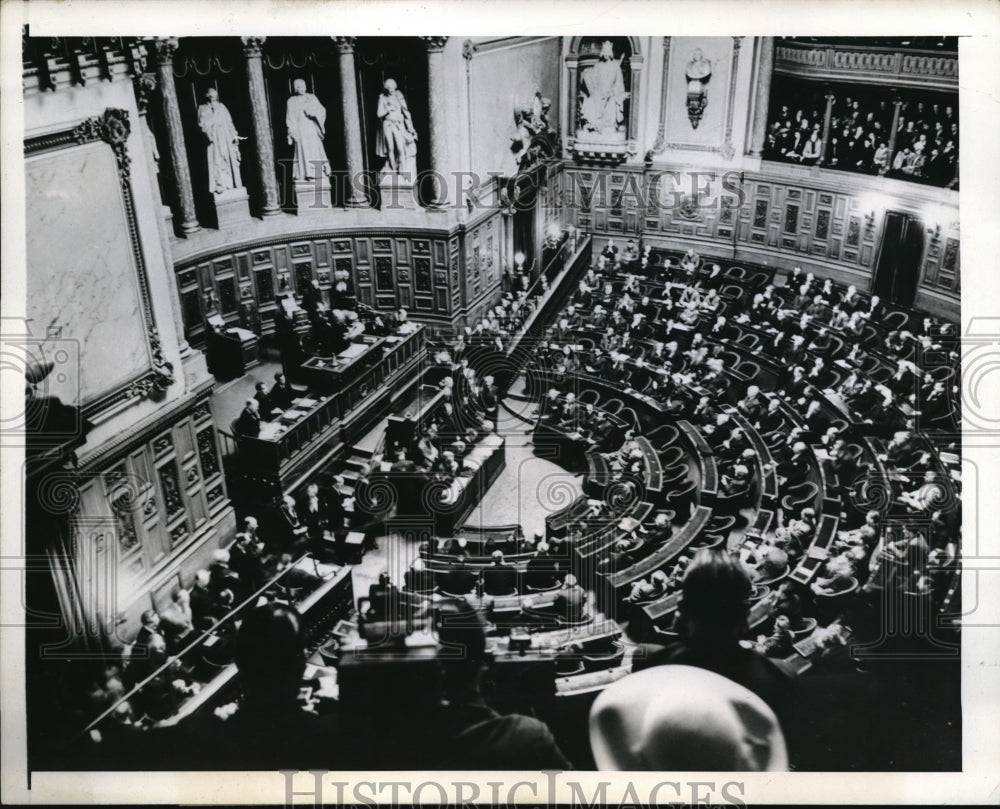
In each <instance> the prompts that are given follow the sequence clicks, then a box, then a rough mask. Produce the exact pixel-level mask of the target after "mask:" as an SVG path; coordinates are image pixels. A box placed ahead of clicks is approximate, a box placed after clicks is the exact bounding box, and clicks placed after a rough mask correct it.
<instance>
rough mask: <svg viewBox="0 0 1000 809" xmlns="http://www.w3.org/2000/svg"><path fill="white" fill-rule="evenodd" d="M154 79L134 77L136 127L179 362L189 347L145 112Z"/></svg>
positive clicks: (156, 159) (152, 76)
mask: <svg viewBox="0 0 1000 809" xmlns="http://www.w3.org/2000/svg"><path fill="white" fill-rule="evenodd" d="M157 83H158V82H157V79H156V75H155V74H153V73H141V74H140V75H139V76H137V77H136V80H135V86H136V94H135V97H136V104H137V106H138V109H139V127H140V129H141V130H142V134H143V136H144V138H143V139H144V140H145V139H146V138H148V139H149V141H148V144H147V145H148V147H149V148H148V150H147V151H148V153H149V157H150V159H151V166H152V167H153V173H152V175H151V176H150V178H149V179H150V183H151V186H152V188H153V189H154V192H155V193H156V195H157V199H158V200H159V203H160V208H161V209H162V210H163V212H164V214H163V216H158V217H157V218H156V225H157V228H158V229H159V231H160V246H161V248H162V251H163V265H164V266H165V267H167V268H168V272H167V284H168V285H169V287H170V294H171V296H172V297H173V300H174V305H173V306H171V307H170V312H171V313H172V314H173V318H174V329H175V330H176V331H177V347H178V349H179V350H180V357H181V359H182V360H184V359H187V358H188V357H190V356H191V346H190V345H188V341H187V340H186V339H185V337H184V319H183V318H182V317H181V307H180V300H181V293H180V290H179V289H178V287H177V276H176V274H175V273H174V258H173V255H172V253H171V252H170V239H171V237H172V236H173V234H172V233H171V232H170V228H169V227H168V226H167V222H169V221H170V219H171V215H170V214H169V213H168V212H169V210H170V209H169V208H168V207H167V206H166V205H164V204H163V197H162V192H161V191H160V180H159V176H160V169H159V159H160V158H159V153H158V152H157V151H156V138H155V137H154V135H153V130H152V129H150V126H149V119H148V117H147V112H148V110H149V101H150V95H152V93H153V91H154V90H155V89H156V87H157Z"/></svg>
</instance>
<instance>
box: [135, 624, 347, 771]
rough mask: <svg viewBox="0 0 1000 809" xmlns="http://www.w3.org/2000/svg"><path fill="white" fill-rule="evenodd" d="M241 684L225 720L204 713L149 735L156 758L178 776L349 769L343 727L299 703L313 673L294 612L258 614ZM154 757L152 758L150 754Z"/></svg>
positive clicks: (239, 642) (242, 639) (240, 660)
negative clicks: (335, 765)
mask: <svg viewBox="0 0 1000 809" xmlns="http://www.w3.org/2000/svg"><path fill="white" fill-rule="evenodd" d="M235 659H236V667H237V675H236V681H237V683H238V687H239V690H240V692H241V693H242V699H241V701H240V702H239V703H237V704H236V705H237V707H236V710H235V713H233V714H232V715H227V716H226V717H225V718H223V717H222V716H220V715H219V714H218V713H213V712H212V711H204V712H201V713H198V714H196V715H194V716H192V717H189V718H188V719H185V720H182V721H181V722H179V723H178V724H176V725H174V726H173V727H168V728H163V729H157V730H152V731H149V736H148V737H146V738H145V739H144V740H143V742H142V743H141V746H143V747H144V746H145V743H146V742H148V743H149V744H150V745H151V746H152V748H153V749H154V750H155V751H156V758H150V759H148V760H155V761H159V762H161V763H163V764H166V765H167V766H170V767H171V768H177V769H191V768H195V769H196V768H198V767H200V766H206V765H207V766H211V767H213V768H214V769H219V770H234V769H243V768H248V769H260V770H265V769H278V768H282V767H299V766H305V767H310V768H312V767H325V766H329V764H330V762H333V761H343V760H344V752H343V750H342V749H340V746H339V744H338V733H337V731H336V725H335V724H333V723H332V722H331V720H329V719H324V718H320V717H319V716H318V715H317V714H316V713H314V712H309V711H307V710H304V706H303V704H302V703H301V702H300V701H299V693H300V690H301V686H302V676H303V671H304V669H305V652H304V640H303V637H302V630H301V620H300V618H299V615H298V613H297V612H296V611H295V610H294V609H293V608H291V607H287V606H284V605H276V604H268V605H265V606H262V607H257V608H256V609H253V610H251V611H250V612H249V613H248V614H247V615H246V617H245V618H244V619H243V622H242V624H241V626H240V628H239V633H238V635H237V638H236V652H235ZM144 753H146V754H148V753H149V751H148V750H147V751H144Z"/></svg>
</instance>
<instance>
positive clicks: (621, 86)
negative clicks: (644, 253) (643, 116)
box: [580, 40, 629, 133]
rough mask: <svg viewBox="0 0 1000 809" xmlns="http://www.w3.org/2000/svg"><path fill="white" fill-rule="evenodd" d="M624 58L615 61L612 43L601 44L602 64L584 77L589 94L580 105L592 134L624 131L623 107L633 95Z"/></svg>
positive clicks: (599, 63) (584, 122)
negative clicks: (624, 73) (624, 75)
mask: <svg viewBox="0 0 1000 809" xmlns="http://www.w3.org/2000/svg"><path fill="white" fill-rule="evenodd" d="M622 58H623V57H619V58H618V59H617V60H616V59H615V58H614V51H613V50H612V46H611V42H610V40H605V41H604V43H603V44H602V45H601V58H600V61H598V62H597V63H595V64H594V65H592V66H591V67H588V68H587V69H586V70H584V71H583V73H582V74H581V76H580V82H581V85H582V87H583V90H584V91H585V93H586V95H585V96H584V98H583V103H582V104H581V105H580V118H581V119H582V123H583V128H584V129H585V130H587V131H590V132H600V133H614V132H618V131H623V130H624V127H623V126H622V121H623V120H624V114H623V108H624V104H625V99H626V98H628V96H629V94H628V92H627V91H626V90H625V80H624V79H623V78H622Z"/></svg>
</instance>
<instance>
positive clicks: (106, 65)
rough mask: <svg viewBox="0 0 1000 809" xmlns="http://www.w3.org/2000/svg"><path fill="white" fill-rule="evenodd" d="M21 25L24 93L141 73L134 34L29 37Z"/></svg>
mask: <svg viewBox="0 0 1000 809" xmlns="http://www.w3.org/2000/svg"><path fill="white" fill-rule="evenodd" d="M28 32H29V29H28V28H27V27H25V28H24V29H22V35H21V51H22V79H23V91H24V94H25V95H31V94H32V93H37V92H45V91H55V90H57V89H58V88H59V87H71V86H74V85H86V84H87V83H88V82H90V81H94V82H98V81H112V82H113V81H120V80H122V79H127V78H131V77H133V76H136V75H138V74H140V73H142V72H143V71H144V70H145V69H146V58H145V54H144V52H143V48H142V45H141V42H140V40H139V39H138V38H136V37H32V36H29V35H28Z"/></svg>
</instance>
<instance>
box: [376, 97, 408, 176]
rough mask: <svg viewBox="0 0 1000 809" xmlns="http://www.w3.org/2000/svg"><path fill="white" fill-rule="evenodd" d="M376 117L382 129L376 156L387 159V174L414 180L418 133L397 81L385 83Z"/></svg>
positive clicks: (378, 138)
mask: <svg viewBox="0 0 1000 809" xmlns="http://www.w3.org/2000/svg"><path fill="white" fill-rule="evenodd" d="M376 115H377V116H378V120H379V124H380V126H379V130H378V137H377V141H376V144H375V153H376V154H377V155H378V156H379V157H384V158H385V167H384V168H383V172H385V173H392V174H403V175H408V176H409V177H410V179H411V180H412V179H413V178H415V177H416V174H417V131H416V129H414V128H413V119H412V118H411V117H410V108H409V107H407V106H406V99H405V98H404V97H403V94H402V93H401V92H399V90H397V89H396V82H395V81H394V80H393V79H386V80H385V84H384V85H383V90H382V93H381V94H380V95H379V97H378V108H377V110H376Z"/></svg>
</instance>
